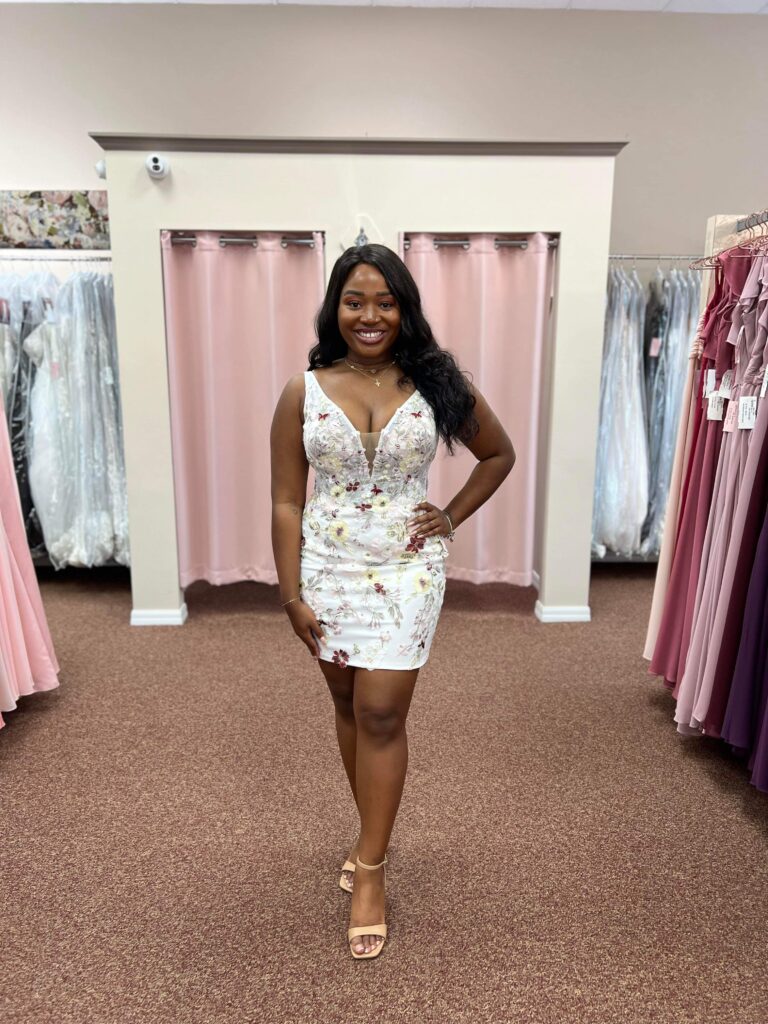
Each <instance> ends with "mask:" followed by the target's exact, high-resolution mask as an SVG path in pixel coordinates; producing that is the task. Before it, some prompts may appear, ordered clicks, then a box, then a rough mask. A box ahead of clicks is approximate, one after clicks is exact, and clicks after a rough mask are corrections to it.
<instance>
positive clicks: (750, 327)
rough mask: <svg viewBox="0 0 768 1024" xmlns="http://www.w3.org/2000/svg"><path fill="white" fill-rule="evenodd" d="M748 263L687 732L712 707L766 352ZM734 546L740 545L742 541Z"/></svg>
mask: <svg viewBox="0 0 768 1024" xmlns="http://www.w3.org/2000/svg"><path fill="white" fill-rule="evenodd" d="M747 263H748V264H749V265H750V267H751V269H750V272H749V274H748V276H747V280H746V282H745V285H744V287H743V288H742V291H741V295H740V296H739V301H738V302H737V303H736V304H735V306H734V307H733V310H732V312H731V325H730V329H729V332H728V336H727V339H726V340H727V344H728V345H729V346H730V347H731V349H732V351H733V358H732V360H731V364H732V368H731V373H732V377H733V382H732V386H731V396H732V397H731V399H730V400H729V401H728V405H727V411H726V416H725V421H724V424H723V439H722V443H721V446H720V454H719V458H718V464H717V471H716V474H715V482H714V486H713V490H712V500H711V503H710V510H709V519H708V522H707V532H706V535H705V538H704V546H703V549H702V557H701V564H700V567H699V579H698V587H697V593H696V603H695V608H694V620H693V628H692V631H691V639H690V644H689V648H688V655H687V658H686V662H685V671H684V672H683V675H682V678H681V680H680V684H679V687H678V695H677V708H676V710H675V721H676V722H677V723H678V729H679V731H680V732H683V733H687V732H691V731H693V732H700V731H701V728H702V726H703V722H704V718H705V716H706V712H707V709H708V707H709V697H710V694H711V690H712V672H711V671H709V672H707V666H710V667H711V666H712V665H713V663H714V661H716V659H717V650H718V647H719V637H718V636H717V633H716V631H715V618H716V613H717V609H718V603H719V600H720V593H721V586H722V583H723V574H724V572H725V566H726V559H727V556H728V551H729V547H730V544H731V541H732V529H731V528H732V525H733V520H734V513H735V508H736V501H737V498H738V495H739V490H740V487H741V480H742V476H743V473H744V466H745V463H746V458H747V451H748V443H749V435H750V431H748V430H739V429H738V416H737V414H738V406H739V398H740V397H741V396H742V394H743V393H745V391H744V389H745V388H746V390H748V391H751V380H752V377H750V376H749V374H748V371H749V369H750V367H753V365H754V350H755V349H756V348H758V347H760V349H761V350H762V344H761V340H759V335H758V332H757V327H756V319H757V304H758V298H759V296H760V293H761V284H760V278H761V272H762V265H763V258H762V257H759V258H758V259H755V260H751V261H749V260H748V261H747ZM761 364H762V358H761V356H758V361H757V368H758V369H759V367H760V365H761ZM735 541H736V543H738V537H736V538H735Z"/></svg>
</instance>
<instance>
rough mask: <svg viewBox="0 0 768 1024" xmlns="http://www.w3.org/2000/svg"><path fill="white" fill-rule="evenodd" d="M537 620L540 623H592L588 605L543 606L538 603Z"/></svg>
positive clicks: (536, 609)
mask: <svg viewBox="0 0 768 1024" xmlns="http://www.w3.org/2000/svg"><path fill="white" fill-rule="evenodd" d="M535 613H536V618H537V619H538V620H539V621H540V622H591V621H592V614H591V612H590V609H589V605H588V604H542V603H541V601H537V602H536V608H535Z"/></svg>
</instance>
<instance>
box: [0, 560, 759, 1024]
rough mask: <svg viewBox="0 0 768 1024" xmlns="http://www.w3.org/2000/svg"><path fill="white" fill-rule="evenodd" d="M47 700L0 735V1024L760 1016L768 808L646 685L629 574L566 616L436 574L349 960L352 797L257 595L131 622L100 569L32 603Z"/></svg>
mask: <svg viewBox="0 0 768 1024" xmlns="http://www.w3.org/2000/svg"><path fill="white" fill-rule="evenodd" d="M42 588H43V597H44V600H45V604H46V609H47V612H48V616H49V622H50V625H51V629H52V632H53V636H54V641H55V643H56V648H57V654H58V656H59V659H60V661H61V664H62V672H61V687H60V689H59V690H58V691H54V692H52V693H50V694H39V695H33V696H30V697H26V698H24V699H23V700H22V701H21V703H20V706H19V708H18V709H17V710H16V711H14V712H11V713H9V714H8V715H6V716H5V718H6V722H7V725H6V728H5V729H3V730H2V731H1V732H0V780H1V782H0V785H1V790H0V800H1V801H2V804H1V806H0V828H1V829H2V833H1V835H2V840H1V846H0V860H1V864H0V867H1V870H2V874H1V875H0V914H1V915H2V916H1V917H0V921H1V922H2V939H0V943H1V945H0V965H1V966H0V1016H1V1018H2V1020H3V1021H6V1022H8V1024H11V1022H12V1024H71V1022H76V1024H84V1022H89V1024H90V1022H93V1024H133V1022H141V1024H166V1022H167V1024H171V1022H173V1024H176V1022H180V1024H181V1022H184V1024H198V1022H201V1024H202V1022H205V1024H219V1022H221V1024H224V1022H227V1024H240V1022H243V1024H244V1022H259V1024H262V1022H263V1024H276V1022H279V1024H305V1022H307V1024H309V1022H314V1021H320V1022H329V1024H335V1022H339V1024H348V1022H349V1024H358V1022H360V1024H364V1022H368V1021H371V1022H374V1021H375V1022H377V1024H390V1022H392V1024H400V1022H402V1024H417V1022H418V1024H421V1022H432V1021H440V1022H448V1024H452V1022H462V1024H463V1022H467V1024H470V1022H471V1024H479V1022H488V1024H502V1022H508V1021H510V1022H512V1021H514V1022H518V1021H519V1022H525V1024H593V1022H594V1024H612V1022H614V1021H616V1022H618V1021H621V1022H632V1024H644V1022H648V1024H651V1022H652V1024H665V1022H675V1024H677V1022H681V1024H682V1022H686V1024H689V1022H690V1024H694V1022H700V1021H706V1022H710V1021H711V1022H713V1024H715V1022H716V1024H728V1022H733V1024H765V1022H766V1021H768V982H767V981H766V969H765V964H766V950H765V937H766V922H767V921H768V906H767V905H766V904H767V902H768V897H767V895H766V894H767V893H768V857H767V856H766V853H767V849H766V848H767V847H768V797H766V796H764V795H762V794H760V793H758V792H756V791H755V790H754V789H753V788H752V787H751V786H750V785H749V782H748V779H747V775H746V773H745V772H744V771H743V769H742V768H741V767H740V766H739V765H738V763H737V762H736V761H734V760H733V759H731V758H729V757H728V755H727V754H726V753H725V752H724V749H723V747H722V746H721V745H720V744H718V743H716V742H714V741H704V742H702V741H686V740H684V739H682V738H681V737H679V736H678V735H677V733H676V732H675V728H674V725H673V723H672V713H673V702H672V699H671V697H670V696H669V694H668V693H667V692H666V691H665V690H664V689H663V687H662V686H661V685H660V684H659V683H658V682H657V681H655V680H653V679H652V678H651V677H650V676H648V675H647V671H646V664H645V662H643V661H642V659H641V650H642V647H643V640H644V636H645V628H646V622H647V617H648V611H649V607H650V598H651V589H652V575H651V574H650V572H649V570H648V568H647V567H638V568H626V567H621V568H607V567H601V568H600V569H599V570H598V571H597V572H596V574H595V580H594V583H593V592H592V602H593V614H594V622H593V623H592V624H588V625H586V624H585V625H570V624H568V625H547V626H544V625H542V624H540V623H538V622H537V621H536V620H535V619H534V618H533V615H532V608H533V602H534V598H535V595H534V593H533V591H530V590H524V591H521V590H516V589H514V588H511V587H507V586H504V585H496V584H494V585H490V586H486V587H480V588H477V587H473V586H472V585H470V584H464V583H457V582H455V581H451V582H450V583H449V587H448V593H447V596H446V603H445V608H444V613H443V616H442V618H441V621H440V625H439V629H438V634H437V636H436V638H435V644H434V647H433V652H432V657H431V659H430V661H429V663H428V664H427V666H426V667H425V668H424V669H422V672H421V675H420V677H419V681H418V684H417V688H416V695H415V697H414V701H413V705H412V713H411V717H410V720H409V725H410V729H409V734H410V744H411V763H410V771H409V776H408V780H407V782H406V789H405V794H404V797H403V804H402V807H401V812H400V816H399V818H398V821H397V824H396V826H395V834H394V836H393V841H392V845H391V848H390V864H389V867H390V871H389V874H388V920H389V924H390V938H389V941H388V944H387V947H386V948H385V950H384V952H383V953H382V955H381V956H380V957H379V959H377V960H375V961H369V962H365V961H363V962H356V961H353V960H352V958H351V957H350V956H349V953H348V951H347V950H348V948H347V946H346V943H345V930H346V927H347V913H348V906H349V897H348V896H347V895H345V894H344V893H343V892H342V891H341V890H340V889H339V888H338V887H337V878H338V871H339V868H340V866H341V863H342V861H343V859H344V857H345V856H346V854H347V851H348V847H349V845H350V843H351V841H352V839H353V837H354V829H353V811H354V806H353V803H352V799H351V796H350V795H349V794H348V789H347V783H346V780H345V777H344V774H343V771H342V768H341V763H340V761H339V759H338V754H337V750H336V747H335V735H334V729H333V718H332V713H331V704H330V700H329V698H328V696H327V692H326V690H325V684H324V682H323V679H322V676H321V674H320V670H319V668H318V667H317V665H316V664H315V663H314V662H313V661H312V659H311V658H310V656H309V654H308V653H307V652H306V649H305V648H304V646H303V645H302V644H301V642H300V641H299V640H298V639H296V638H295V637H294V635H293V633H292V631H291V630H290V626H289V624H288V621H287V619H286V618H285V616H284V613H283V612H282V611H281V610H280V609H279V608H278V607H277V606H276V602H277V594H276V591H275V590H274V589H273V588H270V587H266V586H262V585H255V584H252V585H247V584H246V585H239V586H235V587H228V588H218V589H217V588H212V587H207V586H202V585H196V586H195V587H193V588H191V590H190V591H189V592H188V603H189V607H190V621H189V623H188V624H187V625H186V626H185V627H184V628H146V629H138V628H131V627H130V626H129V625H128V615H129V610H130V595H129V589H128V585H127V581H126V578H125V577H124V576H123V575H121V574H120V572H119V571H115V572H113V571H109V570H104V571H102V572H95V573H93V574H88V573H80V574H78V573H68V574H60V575H48V576H46V577H45V578H44V579H43V583H42Z"/></svg>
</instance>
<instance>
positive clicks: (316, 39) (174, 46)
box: [0, 4, 768, 253]
mask: <svg viewBox="0 0 768 1024" xmlns="http://www.w3.org/2000/svg"><path fill="white" fill-rule="evenodd" d="M0 24H1V25H2V39H3V58H2V63H1V64H0V188H7V187H18V188H36V187H37V188H39V187H46V188H71V187H96V186H97V185H98V184H99V180H98V179H97V178H96V176H95V174H94V173H93V164H94V163H95V161H96V160H97V159H98V158H99V156H100V155H101V154H100V151H99V150H98V148H97V147H96V146H95V144H94V143H93V142H92V141H91V140H89V139H88V138H87V132H89V131H126V132H128V131H133V132H160V133H162V132H166V133H167V132H172V133H182V134H183V133H194V134H206V133H213V134H232V133H234V134H244V135H348V136H358V135H366V134H367V135H370V136H419V137H420V136H427V137H436V138H446V137H473V138H485V137H494V138H499V137H500V138H509V139H580V140H597V139H628V140H629V143H630V145H629V146H628V147H627V148H626V149H625V150H624V152H623V153H622V154H621V156H620V157H619V159H618V161H617V174H616V190H615V205H614V216H613V231H612V239H611V247H612V250H613V251H621V252H658V251H661V252H682V253H687V252H698V251H700V250H701V247H702V239H703V233H704V224H705V221H706V218H707V217H708V216H709V215H710V214H712V213H716V212H717V211H719V210H724V209H725V210H753V209H757V208H761V207H763V206H764V205H766V204H768V185H766V183H765V170H764V169H765V166H766V163H768V135H767V134H766V133H765V131H764V130H763V127H762V123H761V118H762V116H763V115H762V113H761V112H762V111H764V109H765V101H766V98H768V64H767V63H766V61H765V52H766V48H767V47H768V18H765V17H756V16H746V15H742V16H725V15H714V16H708V15H667V14H665V15H660V14H627V13H620V12H619V13H617V12H611V13H608V12H606V13H603V12H577V11H566V12H562V11H560V12H557V11H553V12H536V11H522V10H494V9H464V10H451V9H445V8H443V9H418V8H405V9H403V8H365V7H360V8H358V7H346V6H344V7H321V8H317V7H298V6H296V7H294V6H291V7H261V6H259V7H249V6H232V7H221V6H214V7H205V6H199V5H191V6H184V5H167V6H155V5H152V6H141V5H136V6H134V5H130V6H129V5H94V6H84V5H81V4H75V5H38V4H35V5H30V6H25V5H20V4H8V5H0ZM538 226H539V227H546V225H538Z"/></svg>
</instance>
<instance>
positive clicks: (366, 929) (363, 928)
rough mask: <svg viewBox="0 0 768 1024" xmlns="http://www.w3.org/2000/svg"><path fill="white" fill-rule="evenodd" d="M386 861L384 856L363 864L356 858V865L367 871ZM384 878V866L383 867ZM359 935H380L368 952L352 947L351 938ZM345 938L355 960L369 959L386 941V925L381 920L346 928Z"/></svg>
mask: <svg viewBox="0 0 768 1024" xmlns="http://www.w3.org/2000/svg"><path fill="white" fill-rule="evenodd" d="M386 863H387V858H386V857H385V858H384V860H382V861H381V862H380V863H378V864H364V863H363V862H362V861H361V860H360V858H359V857H358V858H357V866H358V867H359V868H366V869H367V870H368V871H374V870H375V869H376V868H380V867H383V866H384V865H385V864H386ZM384 872H385V878H386V868H384ZM359 935H380V936H381V942H379V943H378V945H377V946H376V948H375V949H372V950H371V951H370V953H356V952H355V951H354V949H353V948H352V940H353V939H355V938H357V937H358V936H359ZM347 938H348V940H349V951H350V953H351V954H352V956H353V957H354V958H355V960H371V959H373V957H375V956H378V955H379V953H380V952H381V951H382V949H384V943H385V942H386V941H387V926H386V925H385V924H384V922H382V923H381V924H360V925H356V926H355V927H354V928H349V929H348V930H347Z"/></svg>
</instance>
